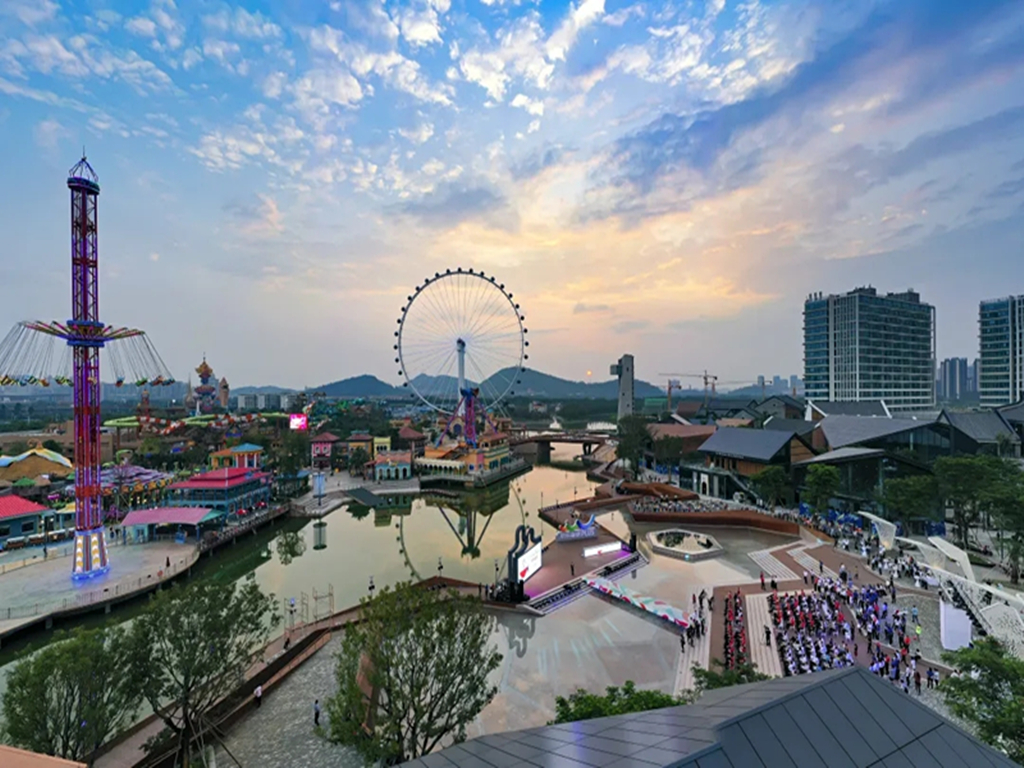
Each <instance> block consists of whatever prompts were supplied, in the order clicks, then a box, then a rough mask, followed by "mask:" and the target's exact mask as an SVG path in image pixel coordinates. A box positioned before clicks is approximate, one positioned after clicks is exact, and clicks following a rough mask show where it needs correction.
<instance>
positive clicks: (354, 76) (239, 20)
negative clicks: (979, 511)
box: [0, 0, 1024, 387]
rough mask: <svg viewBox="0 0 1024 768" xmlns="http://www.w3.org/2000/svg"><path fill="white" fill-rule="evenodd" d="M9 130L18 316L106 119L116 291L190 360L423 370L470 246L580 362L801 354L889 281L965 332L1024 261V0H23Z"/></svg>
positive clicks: (13, 36)
mask: <svg viewBox="0 0 1024 768" xmlns="http://www.w3.org/2000/svg"><path fill="white" fill-rule="evenodd" d="M0 147H2V151H3V155H2V156H3V164H2V168H3V170H4V176H5V177H6V178H5V182H6V183H5V184H3V185H2V187H0V227H2V229H3V231H4V233H5V243H4V251H3V253H2V254H0V328H6V327H9V326H11V325H13V324H14V323H16V322H17V321H20V320H27V319H36V318H39V319H46V320H49V319H59V320H63V319H65V318H66V317H67V314H68V312H69V304H70V290H69V287H68V285H69V271H70V259H69V255H68V251H69V248H68V243H69V229H68V216H69V214H68V191H67V188H66V186H65V177H66V174H67V169H68V168H70V167H71V166H72V165H73V164H74V163H75V162H76V161H77V159H78V158H79V157H80V155H81V152H82V149H83V147H84V148H85V151H86V152H87V155H88V157H89V161H90V162H91V163H92V164H93V166H94V167H95V169H96V171H97V173H98V174H99V177H100V184H101V186H102V193H101V196H100V200H99V205H100V213H99V219H100V272H101V317H102V319H103V320H105V321H106V322H108V323H113V324H118V325H129V326H135V327H141V328H143V329H145V330H146V331H147V333H148V335H149V337H150V338H151V340H152V342H153V343H154V344H155V346H156V347H157V349H159V350H160V352H161V354H162V356H163V358H164V360H165V361H166V363H167V365H168V367H169V368H170V370H171V371H172V373H173V374H174V375H175V376H177V377H178V378H179V379H184V378H186V377H187V376H188V375H189V373H190V372H191V370H192V369H193V368H194V367H195V366H196V365H198V363H199V362H200V360H201V359H202V356H203V354H204V353H205V354H206V356H207V358H208V360H209V362H210V363H211V365H212V366H213V368H214V369H215V371H216V373H217V375H218V376H226V377H227V378H228V380H229V381H230V382H231V384H232V385H233V386H239V385H251V384H277V385H282V386H293V387H300V386H315V385H318V384H322V383H325V382H329V381H334V380H337V379H340V378H344V377H347V376H351V375H357V374H362V373H370V374H374V375H377V376H379V377H380V378H381V379H383V380H385V381H388V382H389V383H393V384H396V383H399V382H400V380H401V379H400V377H399V376H398V373H397V367H396V366H395V364H394V362H393V358H394V351H393V345H394V341H395V339H394V333H395V330H396V327H397V323H396V320H397V318H398V317H399V315H400V313H401V310H402V308H403V306H404V305H405V304H406V303H407V300H408V299H407V297H408V296H410V295H412V294H413V292H414V290H415V289H416V288H417V286H419V285H421V284H422V283H423V281H424V279H426V278H427V277H428V276H432V275H433V274H434V273H435V272H442V273H443V272H444V271H445V270H446V269H452V270H454V269H456V268H458V267H462V268H464V269H469V268H474V269H476V270H482V271H484V272H485V273H486V274H487V275H493V276H495V277H496V278H497V280H498V282H499V283H504V284H505V285H506V290H507V291H509V292H512V293H513V294H514V297H515V302H517V303H519V304H520V306H521V312H522V313H523V314H524V315H525V317H526V327H527V328H528V329H529V333H528V338H529V340H530V341H531V344H530V347H529V350H528V352H529V354H530V359H529V361H528V365H530V366H531V367H535V368H538V369H540V370H542V371H545V372H548V373H552V374H556V375H559V376H563V377H566V378H570V379H576V380H580V379H586V378H588V372H591V374H592V378H593V380H603V379H606V378H608V365H609V364H610V363H613V362H614V361H615V360H616V359H617V358H618V357H619V356H620V355H621V354H623V353H625V352H630V353H632V354H634V355H635V356H636V369H637V375H638V376H639V377H641V378H644V379H647V380H659V379H660V378H661V377H660V376H659V375H658V374H660V373H663V372H680V373H696V372H700V371H703V370H705V369H707V370H708V371H710V372H711V373H713V374H716V375H718V377H719V382H720V383H722V384H723V385H725V384H727V383H729V382H738V383H739V382H749V381H753V380H754V379H755V378H756V376H757V375H758V374H766V375H769V376H770V375H772V374H776V373H777V374H782V375H788V374H790V373H800V372H801V370H802V357H803V350H802V306H803V300H804V299H805V298H806V296H807V295H808V294H809V293H811V292H814V291H823V292H826V293H833V292H835V293H840V292H844V291H847V290H849V289H851V288H854V287H856V286H859V285H866V284H870V285H874V286H875V287H876V288H878V289H879V290H880V291H883V292H884V291H902V290H905V289H906V288H908V287H913V288H915V289H917V290H918V291H920V293H921V295H922V298H923V299H924V300H926V301H929V302H930V303H933V304H934V305H935V306H936V307H937V345H938V357H939V358H940V359H941V358H944V357H949V356H967V357H974V356H976V354H977V308H978V302H979V301H980V300H982V299H986V298H994V297H997V296H1003V295H1007V294H1018V293H1024V268H1022V266H1024V4H1022V3H1020V2H1012V1H1008V2H998V1H997V0H977V1H976V2H962V0H958V1H956V2H945V1H944V0H895V1H889V0H858V2H854V3H851V2H845V1H844V2H837V1H833V0H793V1H792V2H768V1H767V0H749V1H747V2H735V1H734V0H708V2H629V1H628V0H627V1H626V2H618V1H617V0H579V1H578V2H574V3H562V2H547V1H545V2H543V3H542V2H531V1H530V0H518V1H517V0H416V1H415V2H405V1H404V0H403V2H383V3H382V2H379V1H378V0H360V1H356V0H353V1H352V2H348V1H346V0H338V1H336V2H315V1H314V0H277V2H266V3H260V2H252V1H251V2H247V3H245V4H240V5H239V4H233V5H228V4H225V3H222V2H192V1H191V0H180V1H178V0H155V1H154V2H149V1H148V0H147V1H146V2H124V1H121V0H118V1H117V2H114V0H107V1H106V2H104V1H103V0H81V1H75V2H72V1H70V0H4V1H3V2H2V3H0ZM422 316H423V315H422V313H421V315H420V317H422ZM438 324H439V327H440V325H441V321H438ZM439 333H440V331H439ZM426 372H428V373H429V372H430V371H426ZM105 378H107V377H105ZM685 383H693V384H694V385H695V386H699V382H698V380H696V379H687V380H685V381H684V384H685Z"/></svg>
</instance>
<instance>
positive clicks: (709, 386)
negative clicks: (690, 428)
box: [658, 370, 749, 413]
mask: <svg viewBox="0 0 1024 768" xmlns="http://www.w3.org/2000/svg"><path fill="white" fill-rule="evenodd" d="M658 375H659V376H665V377H672V376H675V377H677V378H668V386H667V387H666V388H665V389H666V392H667V394H668V412H669V413H672V390H673V389H674V390H676V391H677V392H678V391H679V390H681V389H682V387H681V386H680V383H679V379H700V380H701V381H703V382H704V409H705V410H707V407H708V404H709V403H710V402H711V398H713V397H714V396H715V395H716V394H717V392H716V387H717V385H718V384H719V383H721V384H749V382H747V381H723V382H719V380H718V376H716V375H715V374H713V373H708V372H707V370H705V371H704V373H659V374H658Z"/></svg>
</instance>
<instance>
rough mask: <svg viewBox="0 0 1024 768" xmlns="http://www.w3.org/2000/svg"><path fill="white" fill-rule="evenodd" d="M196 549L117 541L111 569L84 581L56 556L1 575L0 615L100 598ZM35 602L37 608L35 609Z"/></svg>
mask: <svg viewBox="0 0 1024 768" xmlns="http://www.w3.org/2000/svg"><path fill="white" fill-rule="evenodd" d="M194 550H195V546H194V544H176V543H174V542H173V541H170V542H168V541H155V542H150V543H147V544H128V545H124V544H119V545H116V546H111V547H110V563H111V567H110V572H109V573H108V574H106V575H105V576H100V577H98V578H95V579H90V580H88V581H85V582H74V581H72V580H71V560H70V558H68V557H55V558H52V559H47V560H46V561H45V562H40V563H34V564H32V565H28V566H25V567H24V568H17V569H15V570H13V571H10V572H8V573H5V574H2V575H0V615H2V614H3V612H4V611H6V610H7V609H11V610H12V612H14V613H21V612H24V611H28V610H32V611H34V612H36V613H37V614H44V613H48V612H50V611H53V610H59V609H60V608H61V606H62V605H64V601H68V602H69V603H70V602H72V601H76V600H81V599H102V598H103V592H104V590H107V591H111V590H113V589H114V587H115V586H117V585H123V584H124V583H125V582H126V581H127V580H129V579H135V580H138V579H142V580H143V581H147V580H152V581H156V580H157V578H158V573H159V572H160V571H163V570H165V568H166V565H167V560H168V558H169V559H170V561H171V565H172V566H175V565H179V566H180V565H181V564H183V563H184V562H185V561H186V560H188V559H189V558H190V556H191V554H192V553H193V551H194ZM37 606H38V608H39V610H38V611H35V609H36V607H37Z"/></svg>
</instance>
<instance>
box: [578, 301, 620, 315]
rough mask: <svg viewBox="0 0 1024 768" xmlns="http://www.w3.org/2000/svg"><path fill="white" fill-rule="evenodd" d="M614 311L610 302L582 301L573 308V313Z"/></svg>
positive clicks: (584, 313)
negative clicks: (587, 302)
mask: <svg viewBox="0 0 1024 768" xmlns="http://www.w3.org/2000/svg"><path fill="white" fill-rule="evenodd" d="M612 311H614V310H612V308H611V306H610V305H608V304H584V303H583V302H582V301H581V302H579V303H577V304H576V306H574V307H573V308H572V313H573V314H574V315H587V314H591V313H599V312H612Z"/></svg>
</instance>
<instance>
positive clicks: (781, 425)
mask: <svg viewBox="0 0 1024 768" xmlns="http://www.w3.org/2000/svg"><path fill="white" fill-rule="evenodd" d="M816 426H818V422H816V421H804V420H803V419H782V418H779V417H778V416H772V417H771V418H770V419H768V421H766V422H765V423H764V428H765V429H776V430H781V431H783V432H786V431H788V432H796V433H797V434H798V435H800V437H805V436H806V435H809V434H811V432H813V431H814V428H815V427H816Z"/></svg>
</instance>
